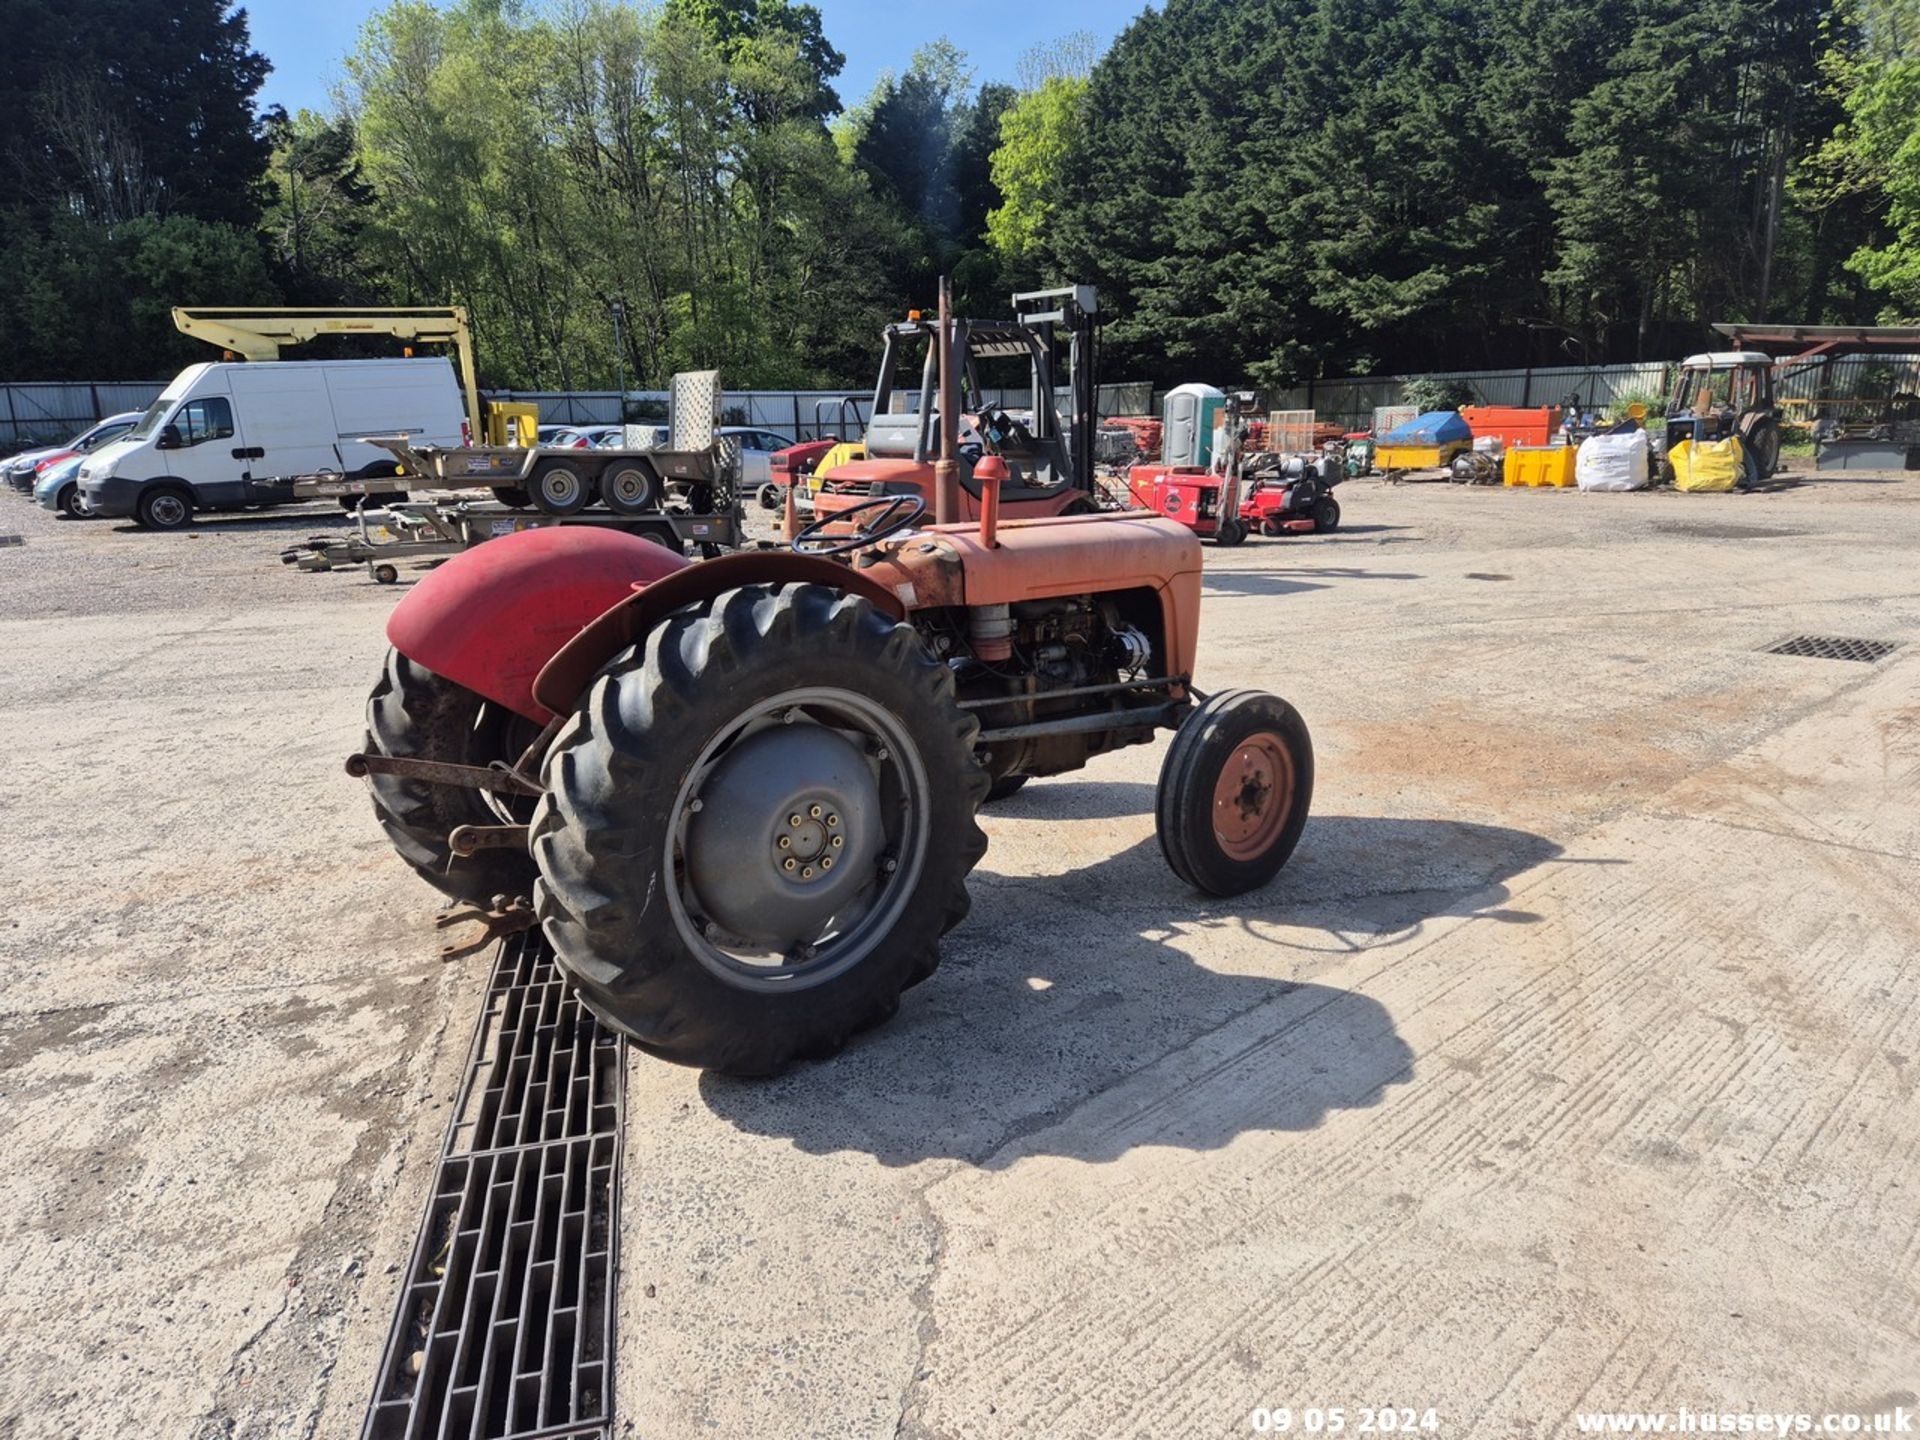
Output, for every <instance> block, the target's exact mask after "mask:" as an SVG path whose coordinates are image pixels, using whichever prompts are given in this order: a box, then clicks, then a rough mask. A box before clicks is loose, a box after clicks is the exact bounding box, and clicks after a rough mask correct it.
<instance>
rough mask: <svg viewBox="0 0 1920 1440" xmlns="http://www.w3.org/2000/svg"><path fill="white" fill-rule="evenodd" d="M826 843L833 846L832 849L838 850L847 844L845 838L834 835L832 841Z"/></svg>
mask: <svg viewBox="0 0 1920 1440" xmlns="http://www.w3.org/2000/svg"><path fill="white" fill-rule="evenodd" d="M827 843H828V844H829V845H831V846H833V848H834V849H836V850H838V849H839V848H840V847H841V846H842V845H844V844H846V843H847V837H846V836H844V835H836V836H834V837H833V839H831V840H829V841H828V842H827Z"/></svg>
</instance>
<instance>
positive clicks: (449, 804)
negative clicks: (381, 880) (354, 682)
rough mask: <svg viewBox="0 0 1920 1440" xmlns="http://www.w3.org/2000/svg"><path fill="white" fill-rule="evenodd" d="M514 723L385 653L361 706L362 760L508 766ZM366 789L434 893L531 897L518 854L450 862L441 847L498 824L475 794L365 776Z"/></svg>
mask: <svg viewBox="0 0 1920 1440" xmlns="http://www.w3.org/2000/svg"><path fill="white" fill-rule="evenodd" d="M515 718H516V717H514V716H513V715H511V714H509V713H508V712H506V711H504V710H501V709H500V708H499V707H498V706H495V705H492V704H490V703H488V702H487V701H486V700H485V699H483V698H481V697H480V696H479V695H476V694H474V692H473V691H471V690H469V689H467V688H466V687H465V686H464V685H456V684H454V683H453V681H451V680H448V679H446V678H445V677H443V676H440V675H436V674H434V673H433V671H431V670H429V669H427V668H426V667H425V666H424V665H416V664H415V663H414V662H413V661H411V660H409V659H408V658H407V657H406V656H404V655H402V654H401V653H400V652H399V651H398V650H389V651H388V652H387V666H386V669H385V670H384V671H383V672H382V673H381V676H380V682H379V684H377V685H375V686H374V687H373V694H372V695H370V696H369V697H368V698H367V743H366V747H365V748H366V751H367V753H368V754H370V755H390V756H395V757H399V758H405V759H409V760H439V761H445V762H449V763H451V764H455V765H489V764H491V763H492V762H494V761H495V760H506V761H509V762H511V761H512V760H514V759H515V758H516V757H517V756H518V754H519V752H518V751H517V750H514V749H512V748H511V747H512V744H513V740H514V737H513V733H512V732H513V729H514V722H515ZM368 786H369V788H370V789H371V790H372V791H373V813H374V815H375V816H376V817H377V818H378V819H379V821H380V828H381V829H383V830H385V831H386V832H387V838H388V839H389V840H391V841H392V842H393V848H394V849H395V850H397V851H399V852H400V858H401V859H402V860H404V861H406V862H407V864H409V865H411V866H412V867H413V868H414V870H415V871H417V872H418V873H419V875H420V877H421V878H422V879H423V880H425V881H426V882H427V883H428V884H429V885H432V886H433V887H434V888H435V889H437V890H440V891H441V892H443V893H444V894H447V895H451V896H452V897H453V898H454V899H456V900H469V901H473V902H475V903H476V904H480V905H485V904H488V903H489V902H490V901H491V900H492V899H493V897H494V896H495V895H527V894H531V893H532V890H533V878H534V869H533V860H532V857H531V856H529V855H528V854H527V852H526V851H524V850H493V849H489V850H479V851H476V852H475V853H474V854H472V855H469V856H455V855H454V853H453V847H452V846H450V845H449V844H448V843H447V836H448V835H449V834H450V833H452V831H453V830H454V828H455V827H456V826H460V825H501V824H505V823H508V820H507V817H505V816H503V815H501V814H500V813H499V812H498V811H496V810H495V809H494V808H493V806H492V805H491V804H489V803H488V799H487V796H486V795H485V794H484V793H483V792H482V791H479V790H466V789H462V788H460V787H458V786H453V785H430V784H428V783H427V782H426V781H424V780H408V779H403V778H402V777H400V776H398V775H373V776H370V777H369V779H368ZM518 818H520V819H523V820H524V819H525V816H520V817H518Z"/></svg>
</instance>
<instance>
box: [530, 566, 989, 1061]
mask: <svg viewBox="0 0 1920 1440" xmlns="http://www.w3.org/2000/svg"><path fill="white" fill-rule="evenodd" d="M978 733H979V722H978V721H977V720H976V719H975V718H974V717H973V716H972V715H970V714H968V713H967V712H965V711H963V710H961V709H960V708H959V706H958V705H957V704H956V703H955V700H954V688H953V677H952V673H951V671H949V670H948V668H947V667H946V666H945V665H942V664H941V663H940V662H939V661H937V660H936V659H935V658H934V657H933V656H932V655H931V654H929V653H928V652H927V650H926V648H925V647H924V646H923V645H922V644H921V642H920V639H919V636H918V635H917V634H916V633H915V632H914V630H913V628H912V627H911V626H909V625H906V624H902V623H897V622H895V621H893V620H892V619H890V618H888V617H887V616H886V615H884V614H882V613H881V612H880V611H878V610H876V609H875V608H874V607H873V606H872V605H871V604H870V603H868V602H867V601H866V600H864V599H861V598H859V597H856V596H851V595H845V594H842V593H840V592H838V591H836V590H832V589H829V588H827V587H825V586H820V585H789V586H768V585H750V586H745V587H743V588H741V589H737V590H730V591H727V592H725V593H724V594H722V595H719V596H717V597H715V598H714V599H712V600H708V601H704V602H702V603H700V604H697V605H691V606H688V607H687V608H686V609H683V610H680V611H678V612H676V613H674V614H673V615H671V616H669V617H668V618H667V619H666V620H664V621H663V622H661V624H660V625H658V626H657V627H656V628H655V629H654V630H653V631H652V632H651V633H649V634H648V636H647V638H646V640H645V641H644V642H643V644H642V645H640V646H636V647H634V648H633V649H630V650H628V651H627V652H626V653H624V654H623V655H621V656H620V657H618V658H617V659H615V660H614V661H613V662H611V663H610V664H609V665H608V666H607V667H606V668H605V669H604V670H602V671H601V673H600V676H599V678H598V679H597V680H595V682H594V684H593V686H592V688H591V689H590V690H589V691H588V693H587V695H586V697H585V698H584V699H583V700H582V701H581V702H580V704H579V707H578V708H577V709H576V710H575V711H574V713H573V715H572V717H571V718H570V719H569V721H568V723H567V724H566V726H565V728H563V729H562V730H561V732H560V735H559V737H558V738H557V739H556V740H555V742H554V745H553V748H552V750H551V751H550V752H549V753H548V756H547V763H546V772H545V778H546V784H547V793H546V795H545V796H543V797H542V798H541V800H540V802H539V804H538V807H537V809H536V811H535V814H534V820H533V842H532V848H533V853H534V858H535V860H536V862H537V863H538V865H539V868H540V879H539V882H538V884H537V885H536V887H535V891H534V895H535V908H536V910H537V911H538V913H539V916H540V919H541V922H542V924H543V926H544V928H545V931H546V935H547V938H548V940H549V941H551V942H552V944H553V947H554V951H555V954H556V955H557V957H558V959H559V963H560V965H561V967H562V968H563V969H564V970H565V971H566V973H567V975H568V976H569V978H570V979H571V980H572V981H573V983H574V985H575V987H576V988H577V989H578V990H579V992H580V996H581V999H582V1000H583V1001H584V1002H585V1003H586V1005H587V1006H588V1008H589V1009H591V1010H592V1011H593V1012H594V1013H595V1014H596V1015H598V1016H600V1017H601V1018H602V1019H603V1020H605V1021H606V1022H607V1023H609V1024H610V1025H612V1026H613V1027H614V1028H615V1029H618V1030H620V1031H622V1032H624V1033H625V1034H627V1035H629V1036H631V1037H632V1038H633V1040H634V1041H635V1042H636V1043H637V1044H638V1045H640V1047H641V1048H642V1049H645V1050H646V1051H648V1052H649V1053H650V1054H653V1055H657V1056H659V1057H660V1058H662V1059H666V1060H672V1061H676V1062H678V1063H680V1064H683V1065H699V1066H704V1067H707V1068H710V1069H715V1070H722V1071H727V1072H731V1073H734V1074H743V1075H759V1074H766V1073H769V1072H772V1071H776V1070H779V1069H780V1068H782V1067H783V1066H785V1065H787V1064H789V1063H790V1062H792V1061H794V1060H796V1059H803V1058H814V1057H821V1056H826V1055H831V1054H832V1053H834V1052H835V1051H837V1050H838V1049H839V1048H840V1047H841V1046H842V1045H844V1044H845V1043H846V1041H847V1039H848V1037H849V1036H851V1035H852V1034H854V1033H855V1032H856V1031H858V1030H862V1029H864V1028H866V1027H868V1026H870V1025H874V1024H877V1023H879V1022H880V1021H882V1020H885V1019H886V1018H887V1017H888V1016H890V1015H892V1014H893V1012H894V1010H895V1009H896V1008H898V1005H899V1001H900V994H901V992H902V991H903V990H905V989H906V988H907V987H909V986H911V985H915V984H917V983H919V982H920V981H922V980H924V979H926V978H927V976H929V975H931V974H932V973H933V970H934V967H935V966H936V965H937V964H938V962H939V940H940V936H941V935H942V934H943V933H944V932H945V931H946V930H947V929H949V928H950V927H951V926H953V925H955V924H957V923H958V922H959V921H960V919H961V918H962V917H963V916H964V915H965V914H966V912H967V904H968V900H967V887H966V877H967V874H968V872H969V871H971V870H972V869H973V867H974V865H975V864H976V863H977V862H978V861H979V859H980V856H981V855H982V854H983V853H984V852H985V850H986V844H987V842H986V837H985V836H984V835H983V834H982V833H981V831H980V827H979V826H978V825H977V824H976V823H975V821H974V813H975V811H976V810H977V809H978V808H979V805H980V801H981V798H982V797H983V796H984V795H985V793H986V789H987V776H986V771H985V770H984V769H983V768H982V767H981V765H980V762H979V761H978V759H976V758H975V755H974V750H973V742H974V737H975V736H976V735H977V734H978Z"/></svg>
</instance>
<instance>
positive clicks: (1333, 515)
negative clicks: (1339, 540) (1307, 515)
mask: <svg viewBox="0 0 1920 1440" xmlns="http://www.w3.org/2000/svg"><path fill="white" fill-rule="evenodd" d="M1339 528H1340V502H1339V501H1338V500H1336V499H1334V498H1333V497H1332V496H1331V495H1322V496H1321V497H1320V498H1319V499H1318V500H1316V501H1315V502H1314V504H1313V533H1314V534H1316V535H1331V534H1332V533H1333V532H1334V531H1335V530H1338V529H1339Z"/></svg>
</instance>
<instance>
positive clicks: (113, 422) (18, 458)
mask: <svg viewBox="0 0 1920 1440" xmlns="http://www.w3.org/2000/svg"><path fill="white" fill-rule="evenodd" d="M139 420H140V412H139V411H138V410H128V411H126V412H125V413H124V414H120V415H109V416H108V417H107V418H106V419H104V420H96V421H94V423H93V424H91V425H89V426H88V427H87V428H86V429H85V430H82V431H81V432H80V433H79V434H78V435H76V436H74V437H73V439H71V440H69V441H68V442H67V443H66V444H64V445H45V446H42V447H40V448H39V449H37V450H26V451H23V452H21V453H20V454H18V455H14V456H10V457H9V458H8V459H6V460H4V461H0V465H4V467H5V474H6V480H7V483H8V484H9V485H11V486H13V488H14V489H16V490H19V491H22V492H25V491H28V490H31V489H33V488H34V481H35V478H36V473H37V467H38V466H39V464H40V462H41V461H43V460H51V459H54V458H55V457H57V456H67V455H85V454H88V453H89V452H91V451H94V450H98V449H99V448H100V447H101V446H102V445H106V444H108V443H110V442H111V441H114V440H118V439H119V438H120V437H121V436H122V435H125V434H126V433H127V432H128V431H129V430H131V429H133V427H134V426H135V425H136V424H137V423H139Z"/></svg>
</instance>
